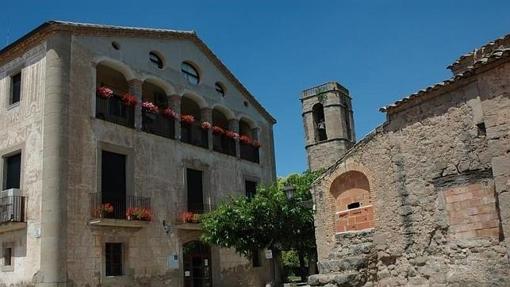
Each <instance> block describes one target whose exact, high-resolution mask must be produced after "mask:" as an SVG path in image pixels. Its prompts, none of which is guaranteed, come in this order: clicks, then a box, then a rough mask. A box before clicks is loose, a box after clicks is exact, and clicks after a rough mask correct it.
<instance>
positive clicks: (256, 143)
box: [251, 140, 262, 148]
mask: <svg viewBox="0 0 510 287" xmlns="http://www.w3.org/2000/svg"><path fill="white" fill-rule="evenodd" d="M251 145H252V146H253V147H256V148H259V147H261V146H262V145H261V144H260V142H259V141H256V140H255V141H253V142H252V144H251Z"/></svg>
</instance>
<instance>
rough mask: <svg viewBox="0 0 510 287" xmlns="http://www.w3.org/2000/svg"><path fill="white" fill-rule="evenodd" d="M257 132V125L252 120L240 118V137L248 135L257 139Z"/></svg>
mask: <svg viewBox="0 0 510 287" xmlns="http://www.w3.org/2000/svg"><path fill="white" fill-rule="evenodd" d="M257 131H258V128H257V125H256V124H255V122H254V121H253V120H252V119H250V118H248V117H245V116H242V117H240V118H239V135H246V136H249V137H251V138H253V139H257Z"/></svg>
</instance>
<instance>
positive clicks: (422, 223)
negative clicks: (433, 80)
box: [309, 36, 510, 286]
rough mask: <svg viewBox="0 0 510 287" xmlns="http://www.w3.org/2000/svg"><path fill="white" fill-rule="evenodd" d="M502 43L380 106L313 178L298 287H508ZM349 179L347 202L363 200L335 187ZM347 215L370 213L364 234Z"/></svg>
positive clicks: (508, 109)
mask: <svg viewBox="0 0 510 287" xmlns="http://www.w3.org/2000/svg"><path fill="white" fill-rule="evenodd" d="M509 39H510V37H508V36H507V37H505V38H502V39H499V40H497V41H495V42H493V43H490V44H488V45H487V46H484V47H485V48H484V47H482V48H481V49H478V50H477V51H475V53H473V54H468V55H465V56H463V58H461V60H459V61H458V63H457V64H454V67H453V71H454V72H455V75H454V77H453V78H452V79H450V80H447V81H445V82H442V83H440V84H437V85H434V86H432V87H429V88H427V89H424V90H422V91H420V92H418V93H416V94H413V95H411V96H410V97H408V98H405V99H403V100H401V101H398V102H396V103H395V104H393V105H391V106H388V107H385V108H383V109H382V110H383V111H385V112H386V113H387V120H386V122H385V123H384V124H382V125H381V126H379V127H378V128H377V129H376V130H375V131H374V132H372V133H371V134H369V135H367V136H366V137H365V138H363V139H362V140H361V141H359V142H358V143H357V144H356V145H354V146H353V147H352V148H351V149H350V150H348V151H347V152H346V153H345V154H344V155H342V156H338V157H337V158H336V159H335V160H336V163H335V165H334V166H333V167H331V168H330V169H328V170H327V171H326V172H325V173H324V175H323V176H322V177H321V178H319V179H318V180H317V181H316V183H315V184H314V186H313V188H312V192H313V196H314V201H315V205H316V208H317V210H316V214H315V225H316V240H317V246H318V254H319V269H320V274H318V275H313V276H311V277H310V278H309V283H310V285H312V286H509V285H510V263H509V262H510V261H509V251H510V245H509V239H508V235H509V234H510V216H509V214H510V211H509V210H510V196H509V195H508V194H509V192H508V190H509V188H510V156H509V152H510V150H509V146H510V49H509V48H510V43H509V42H510V41H509ZM487 47H491V48H490V49H489V48H487ZM480 51H485V53H481V52H480ZM473 55H475V56H473ZM466 59H467V60H466ZM469 59H471V60H469ZM465 61H468V62H467V63H466V62H465ZM469 61H471V62H469ZM459 63H460V64H459ZM459 65H460V66H459ZM352 174H363V175H364V176H365V177H366V179H367V181H368V186H365V187H364V188H361V189H359V190H357V192H355V193H357V194H366V192H367V191H368V194H369V199H368V200H367V199H366V196H358V197H357V198H356V197H355V196H350V195H349V196H347V195H348V194H347V193H345V192H349V190H351V189H348V188H341V186H342V184H343V186H345V185H349V183H348V181H349V180H350V178H352V176H346V175H352ZM338 181H341V183H339V182H338ZM351 181H352V180H351ZM350 185H352V184H350ZM362 185H363V184H361V186H362ZM358 186H360V184H358ZM347 200H350V201H351V202H352V203H356V206H358V207H357V208H355V209H349V208H346V204H349V203H350V202H346V201H347ZM366 201H368V202H369V205H367V204H366V203H365V202H366ZM353 210H354V211H356V210H365V211H367V212H369V211H370V212H373V215H374V220H375V221H374V222H373V228H366V229H364V230H360V229H363V227H359V225H356V224H357V223H358V218H357V217H355V216H359V214H360V213H359V212H358V213H356V215H355V214H352V215H351V214H348V215H347V216H345V217H347V218H340V217H339V216H338V212H339V211H343V212H345V213H351V212H352V211H353ZM353 217H354V218H353ZM342 220H347V222H352V223H353V224H355V225H354V226H352V228H351V229H348V228H349V224H344V223H343V221H342ZM349 220H350V221H349ZM361 220H363V221H366V220H365V219H364V218H363V219H361Z"/></svg>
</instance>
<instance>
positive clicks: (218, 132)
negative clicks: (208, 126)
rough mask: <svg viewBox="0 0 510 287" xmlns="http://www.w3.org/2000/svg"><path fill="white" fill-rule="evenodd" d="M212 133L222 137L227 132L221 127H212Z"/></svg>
mask: <svg viewBox="0 0 510 287" xmlns="http://www.w3.org/2000/svg"><path fill="white" fill-rule="evenodd" d="M212 132H213V134H215V135H222V134H224V133H225V130H224V129H222V128H220V127H219V126H213V127H212Z"/></svg>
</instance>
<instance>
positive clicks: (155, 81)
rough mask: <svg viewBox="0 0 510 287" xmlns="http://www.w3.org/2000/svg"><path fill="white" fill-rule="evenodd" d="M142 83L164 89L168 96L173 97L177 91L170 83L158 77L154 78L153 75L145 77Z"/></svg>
mask: <svg viewBox="0 0 510 287" xmlns="http://www.w3.org/2000/svg"><path fill="white" fill-rule="evenodd" d="M142 81H144V82H148V83H151V84H153V85H156V86H158V87H160V88H161V89H163V90H164V91H165V93H166V94H167V95H173V94H175V93H176V89H175V88H174V86H173V85H171V84H170V83H168V82H167V81H165V80H162V79H160V78H158V77H155V76H152V75H144V76H143V78H142Z"/></svg>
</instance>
